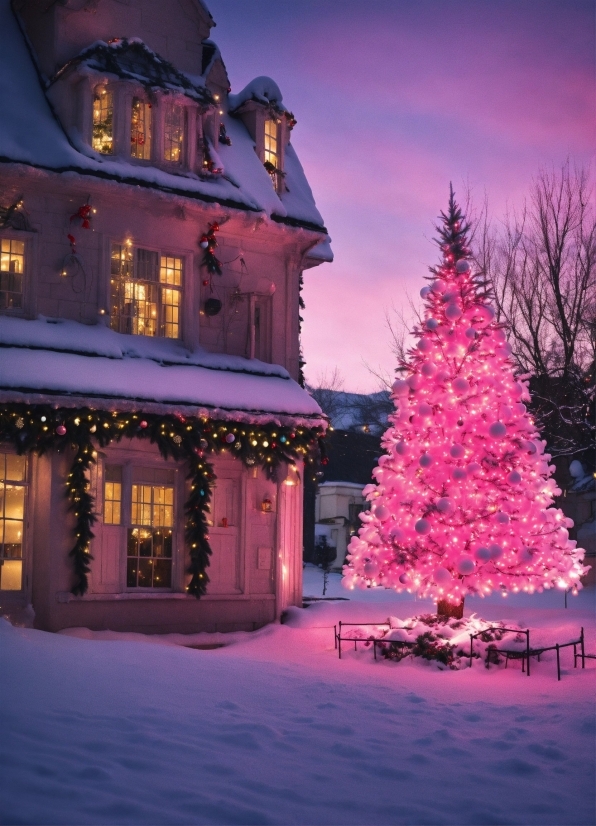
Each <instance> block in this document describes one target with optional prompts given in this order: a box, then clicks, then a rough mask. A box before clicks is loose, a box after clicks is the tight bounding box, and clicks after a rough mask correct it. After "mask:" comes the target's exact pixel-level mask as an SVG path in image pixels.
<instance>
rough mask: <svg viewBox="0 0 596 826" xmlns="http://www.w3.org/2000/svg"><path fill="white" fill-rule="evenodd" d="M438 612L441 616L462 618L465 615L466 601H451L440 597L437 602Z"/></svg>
mask: <svg viewBox="0 0 596 826" xmlns="http://www.w3.org/2000/svg"><path fill="white" fill-rule="evenodd" d="M437 614H438V615H439V616H440V617H453V619H462V617H463V615H464V601H463V599H462V601H461V602H460V603H459V604H458V603H453V602H449V601H448V600H446V599H440V600H439V601H438V602H437Z"/></svg>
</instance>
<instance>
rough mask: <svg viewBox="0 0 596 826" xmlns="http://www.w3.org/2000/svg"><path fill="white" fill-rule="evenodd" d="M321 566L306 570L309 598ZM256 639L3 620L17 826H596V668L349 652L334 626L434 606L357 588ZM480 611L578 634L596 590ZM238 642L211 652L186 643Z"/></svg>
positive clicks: (335, 590)
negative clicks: (18, 624) (462, 663)
mask: <svg viewBox="0 0 596 826" xmlns="http://www.w3.org/2000/svg"><path fill="white" fill-rule="evenodd" d="M321 580H322V575H321V572H320V571H319V570H318V569H315V568H307V569H306V571H305V594H306V595H310V596H321V591H322V581H321ZM328 594H329V595H331V596H349V597H350V600H349V601H323V602H316V603H313V604H311V606H310V607H309V608H308V609H306V610H301V609H293V610H292V611H290V612H289V615H288V617H287V622H286V623H285V624H284V625H276V626H269V627H267V628H264V629H261V630H260V631H258V632H255V633H252V634H230V635H207V634H202V635H195V636H193V637H185V638H183V637H180V636H175V635H170V636H167V637H158V638H155V637H153V638H147V637H143V636H141V635H134V634H128V635H123V634H115V633H112V632H100V633H92V632H88V631H85V630H82V629H79V630H72V631H70V632H68V633H64V634H60V635H56V634H47V633H44V632H40V631H34V630H30V629H24V628H13V627H12V626H10V625H9V624H8V623H7V622H5V621H0V653H1V660H2V662H1V664H0V698H1V702H0V714H1V715H2V722H1V724H0V725H1V731H2V737H1V738H0V760H1V761H2V768H1V771H0V778H1V780H0V784H1V785H2V794H1V795H0V799H1V801H2V802H1V803H0V820H1V822H2V823H5V824H13V823H19V824H20V823H27V824H32V823H36V824H41V823H44V824H45V823H49V824H62V823H64V824H70V823H85V824H87V823H96V824H129V823H134V824H195V823H196V824H203V823H205V824H207V823H209V824H210V823H213V824H257V823H258V824H261V823H262V824H286V823H287V824H344V823H345V824H348V823H350V824H352V823H354V824H524V825H525V824H570V825H571V824H574V825H575V824H591V823H594V767H595V764H594V705H593V694H594V685H595V681H594V672H595V668H596V661H594V660H589V661H588V662H587V667H586V669H585V670H584V671H582V670H581V668H578V669H574V668H573V657H572V654H571V653H570V649H566V650H565V651H564V652H563V654H562V658H563V666H564V667H563V678H562V681H561V682H557V679H556V668H555V663H554V657H553V656H550V655H546V657H545V658H544V659H543V661H542V662H541V663H539V664H538V663H536V664H535V663H534V662H533V664H532V676H531V677H529V678H528V677H526V676H525V675H522V673H521V670H520V665H519V662H514V663H511V664H510V665H509V668H508V669H507V670H505V669H504V668H503V667H500V668H491V669H490V670H489V671H487V670H486V669H485V668H484V667H483V666H482V665H481V664H480V663H478V662H476V663H475V664H474V667H473V668H471V669H465V670H462V671H438V670H436V668H434V667H433V666H431V665H428V664H426V663H423V662H416V663H412V662H408V661H404V662H401V663H394V662H387V661H378V662H376V663H375V662H374V661H373V658H372V654H371V653H370V651H364V650H363V651H361V652H359V653H358V654H357V655H354V653H353V651H348V652H346V655H345V657H344V658H343V659H342V660H341V661H339V660H338V658H337V654H336V652H335V651H334V647H333V633H332V626H333V624H334V623H336V622H337V621H338V620H339V619H343V620H355V621H362V622H365V621H367V620H369V621H374V620H377V621H378V620H384V619H385V618H386V617H387V616H388V615H393V616H398V617H401V618H406V617H408V616H411V615H413V614H416V613H421V612H424V611H425V610H430V609H431V604H430V603H428V604H427V603H426V602H423V601H414V600H413V599H412V598H409V599H406V598H404V597H403V596H400V597H398V596H396V595H392V594H388V593H386V592H370V591H369V592H349V593H346V592H345V591H342V590H340V586H339V576H338V575H332V576H331V582H330V589H329V591H328ZM563 600H564V597H563V594H562V593H561V592H556V593H555V592H548V593H545V594H542V595H539V596H538V595H536V596H534V597H532V598H529V597H521V596H510V597H508V599H507V600H504V599H502V598H501V597H498V598H496V597H495V598H490V599H485V600H482V601H478V602H477V603H475V602H473V601H472V600H470V601H469V606H468V607H469V611H470V612H472V611H476V612H477V613H478V614H479V615H481V616H483V617H485V618H487V619H508V620H509V621H516V622H519V623H520V624H523V625H528V626H529V627H531V628H537V629H538V628H540V629H541V633H542V634H546V635H548V634H549V633H551V634H552V636H553V641H559V642H562V641H564V639H570V638H572V637H574V636H576V635H577V633H578V632H579V629H580V627H581V626H582V625H583V626H584V627H585V628H586V633H587V638H588V646H587V647H588V650H590V651H592V652H595V651H596V625H595V622H594V610H593V609H594V590H593V589H591V590H585V591H583V592H581V593H580V595H579V597H577V598H571V597H570V598H569V608H567V609H565V608H564V601H563ZM205 642H209V643H214V642H225V643H226V645H225V647H223V648H218V649H213V650H197V649H193V648H188V647H182V646H181V643H186V644H187V645H188V644H189V643H194V644H202V643H205Z"/></svg>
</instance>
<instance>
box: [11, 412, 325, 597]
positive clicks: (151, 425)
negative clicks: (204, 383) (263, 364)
mask: <svg viewBox="0 0 596 826" xmlns="http://www.w3.org/2000/svg"><path fill="white" fill-rule="evenodd" d="M322 436H323V431H322V429H321V428H309V427H297V428H293V427H289V426H283V427H279V426H277V425H275V424H267V425H248V424H242V423H240V422H228V421H222V420H215V419H208V418H207V417H206V416H203V417H200V418H199V417H196V416H192V417H186V416H182V415H176V414H167V415H157V414H142V413H140V412H135V413H127V412H119V411H112V412H110V411H106V410H92V409H90V408H81V409H65V408H53V407H51V406H50V405H27V404H22V403H8V404H4V405H2V407H1V408H0V442H8V443H11V444H13V445H14V447H15V449H16V450H17V452H18V453H19V454H24V453H36V454H38V455H42V454H44V453H46V452H49V451H52V450H56V451H64V450H74V451H75V455H74V458H73V463H72V467H71V471H70V474H69V476H68V479H67V482H66V493H67V495H68V497H69V500H70V510H71V511H72V512H73V513H74V515H75V528H74V533H75V544H74V546H73V548H72V549H71V551H70V552H69V556H70V558H71V559H72V564H73V569H74V583H73V587H72V593H73V594H79V595H80V594H84V593H85V592H86V591H87V588H88V576H87V575H88V573H89V570H90V569H89V563H90V561H91V560H92V558H93V557H92V556H91V555H90V553H89V546H90V542H91V539H92V538H93V532H92V528H93V524H94V522H95V521H96V516H95V513H94V506H95V502H94V499H93V496H92V495H91V493H90V490H89V480H88V477H87V473H88V471H89V469H90V467H91V465H92V464H93V463H94V462H95V459H94V455H93V453H94V449H95V446H97V447H107V446H108V445H110V444H112V443H118V442H119V441H121V440H122V439H124V438H126V439H135V438H136V439H147V440H148V441H150V442H151V444H155V445H157V447H158V449H159V451H160V453H161V455H162V456H163V457H164V459H170V458H171V459H174V460H176V461H186V462H187V463H188V465H189V477H188V478H189V479H190V482H191V490H190V495H189V498H188V500H187V502H186V504H185V514H186V530H185V537H186V542H187V544H188V549H189V554H190V565H189V568H188V570H187V572H188V573H190V574H191V581H190V584H189V586H188V592H189V593H191V594H194V596H196V597H197V598H199V597H201V596H202V595H203V594H204V593H205V591H206V588H207V584H208V582H209V577H208V576H207V573H206V570H207V568H208V566H209V557H210V555H211V549H210V546H209V529H208V524H207V512H208V509H209V502H210V500H211V493H212V489H213V484H214V482H215V479H216V477H215V473H214V471H213V465H212V463H211V462H210V461H209V459H208V458H207V457H208V456H210V455H213V454H216V453H218V452H221V451H223V450H227V451H230V452H231V453H232V454H233V455H234V456H236V457H237V458H238V459H240V460H241V461H242V462H243V463H244V464H245V465H247V466H254V465H259V466H261V467H263V468H264V469H265V471H266V473H267V476H268V478H270V479H275V478H276V473H277V470H278V468H279V465H280V463H281V462H288V463H290V464H291V463H294V462H295V461H296V460H300V459H301V460H303V461H305V462H306V463H307V464H313V463H314V462H316V460H317V458H318V456H319V454H320V451H321V449H322V446H323V443H322Z"/></svg>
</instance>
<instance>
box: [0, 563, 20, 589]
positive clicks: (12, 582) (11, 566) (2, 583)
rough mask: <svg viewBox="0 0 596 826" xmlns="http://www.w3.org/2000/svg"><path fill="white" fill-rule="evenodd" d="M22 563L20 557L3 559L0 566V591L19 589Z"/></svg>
mask: <svg viewBox="0 0 596 826" xmlns="http://www.w3.org/2000/svg"><path fill="white" fill-rule="evenodd" d="M22 580H23V563H22V562H21V560H20V559H18V560H17V559H12V560H4V562H3V563H2V565H1V566H0V591H20V590H21V587H22Z"/></svg>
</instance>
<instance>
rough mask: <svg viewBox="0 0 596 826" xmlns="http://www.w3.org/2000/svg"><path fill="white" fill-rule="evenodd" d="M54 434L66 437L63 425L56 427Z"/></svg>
mask: <svg viewBox="0 0 596 826" xmlns="http://www.w3.org/2000/svg"><path fill="white" fill-rule="evenodd" d="M56 433H57V434H58V436H65V435H66V428H65V427H64V425H63V424H59V425H58V427H57V428H56Z"/></svg>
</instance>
